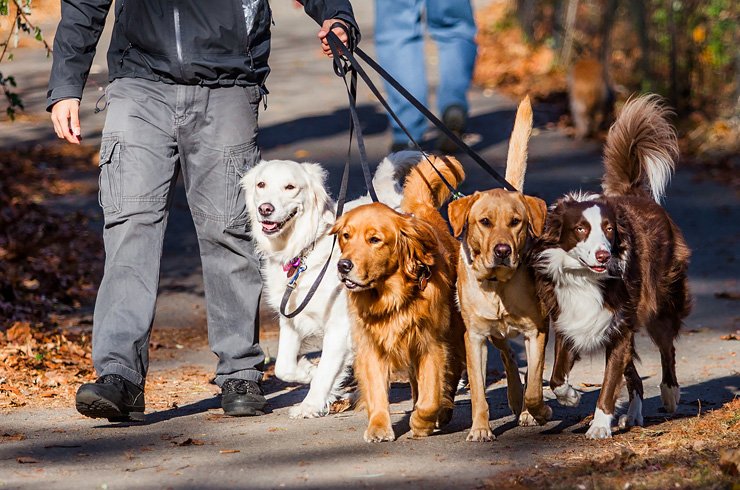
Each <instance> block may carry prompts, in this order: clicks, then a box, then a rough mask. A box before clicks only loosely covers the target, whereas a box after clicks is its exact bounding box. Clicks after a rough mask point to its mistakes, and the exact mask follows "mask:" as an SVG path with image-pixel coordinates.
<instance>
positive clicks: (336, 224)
mask: <svg viewBox="0 0 740 490" xmlns="http://www.w3.org/2000/svg"><path fill="white" fill-rule="evenodd" d="M346 218H347V215H346V214H343V215H342V216H340V217H339V218H338V219H337V220H336V221H335V222H334V225H333V226H332V227H331V230H329V234H330V235H336V234H337V233H339V230H341V229H342V228H344V223H345V222H346V221H347V219H346Z"/></svg>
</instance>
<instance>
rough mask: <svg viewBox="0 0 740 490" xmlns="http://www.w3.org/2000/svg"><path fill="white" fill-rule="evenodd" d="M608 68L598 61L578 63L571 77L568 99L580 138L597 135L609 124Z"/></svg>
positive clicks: (588, 60)
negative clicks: (604, 125) (595, 133)
mask: <svg viewBox="0 0 740 490" xmlns="http://www.w3.org/2000/svg"><path fill="white" fill-rule="evenodd" d="M611 97H612V94H611V89H610V87H609V85H608V83H607V78H606V73H605V70H604V65H603V64H602V63H601V62H600V61H599V60H597V59H596V58H583V59H581V60H578V61H577V62H576V63H575V64H574V65H573V68H572V69H571V72H570V74H569V76H568V99H569V102H570V112H571V116H572V117H573V123H574V125H575V127H576V133H575V135H576V138H578V139H583V138H586V137H588V136H591V135H593V133H594V132H595V131H596V130H598V129H599V127H600V126H601V125H602V124H604V123H605V122H607V121H606V120H607V119H608V118H609V117H610V114H611V110H612V108H611V107H610V106H611V105H612V101H611Z"/></svg>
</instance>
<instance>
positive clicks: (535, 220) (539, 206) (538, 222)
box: [524, 196, 547, 238]
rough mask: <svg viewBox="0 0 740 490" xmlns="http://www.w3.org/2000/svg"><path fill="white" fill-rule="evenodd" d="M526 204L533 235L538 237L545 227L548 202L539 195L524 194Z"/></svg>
mask: <svg viewBox="0 0 740 490" xmlns="http://www.w3.org/2000/svg"><path fill="white" fill-rule="evenodd" d="M524 204H525V205H526V206H527V214H528V215H529V229H530V233H532V236H533V237H535V238H538V237H539V236H540V235H542V231H543V229H544V228H545V218H546V217H547V204H546V203H545V201H543V200H542V199H540V198H539V197H533V196H524Z"/></svg>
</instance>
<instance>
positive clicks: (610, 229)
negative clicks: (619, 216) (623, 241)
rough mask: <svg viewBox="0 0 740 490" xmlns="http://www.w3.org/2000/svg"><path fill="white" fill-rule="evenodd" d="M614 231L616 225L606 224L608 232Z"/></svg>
mask: <svg viewBox="0 0 740 490" xmlns="http://www.w3.org/2000/svg"><path fill="white" fill-rule="evenodd" d="M613 231H614V227H613V226H612V225H606V232H607V233H611V232H613Z"/></svg>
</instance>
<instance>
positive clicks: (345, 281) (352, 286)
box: [342, 277, 367, 291]
mask: <svg viewBox="0 0 740 490" xmlns="http://www.w3.org/2000/svg"><path fill="white" fill-rule="evenodd" d="M342 284H344V287H346V288H347V289H349V290H350V291H352V290H354V289H365V288H366V287H367V285H364V284H360V283H359V282H355V281H353V280H351V279H348V278H346V277H344V278H342Z"/></svg>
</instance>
